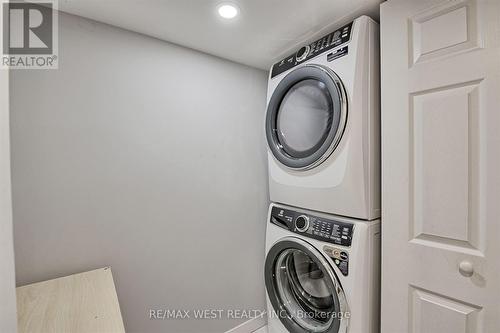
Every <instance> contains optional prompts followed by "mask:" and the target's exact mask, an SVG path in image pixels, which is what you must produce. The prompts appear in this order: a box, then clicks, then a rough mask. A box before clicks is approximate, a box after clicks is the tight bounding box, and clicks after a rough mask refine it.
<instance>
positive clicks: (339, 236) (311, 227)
mask: <svg viewBox="0 0 500 333" xmlns="http://www.w3.org/2000/svg"><path fill="white" fill-rule="evenodd" d="M270 222H271V223H273V224H275V225H277V226H279V227H282V228H285V229H288V230H290V231H292V232H294V233H297V234H300V235H303V236H307V237H311V238H314V239H318V240H321V241H323V242H328V243H332V244H337V245H341V246H347V247H349V246H351V243H352V235H353V232H354V225H353V224H351V223H345V222H340V221H335V220H332V219H326V218H323V217H319V216H314V215H310V214H307V213H302V212H297V211H294V210H289V209H284V208H280V207H273V208H272V210H271V221H270Z"/></svg>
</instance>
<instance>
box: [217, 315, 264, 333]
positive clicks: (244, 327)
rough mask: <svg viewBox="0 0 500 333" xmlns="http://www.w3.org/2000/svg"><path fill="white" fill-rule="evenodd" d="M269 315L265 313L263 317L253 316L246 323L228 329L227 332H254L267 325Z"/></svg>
mask: <svg viewBox="0 0 500 333" xmlns="http://www.w3.org/2000/svg"><path fill="white" fill-rule="evenodd" d="M266 324H267V316H266V314H265V313H264V314H263V316H261V317H256V318H252V319H250V320H248V321H245V322H244V323H242V324H240V325H238V326H236V327H234V328H232V329H230V330H229V331H226V332H225V333H252V332H254V331H256V330H258V329H259V328H261V327H263V326H266Z"/></svg>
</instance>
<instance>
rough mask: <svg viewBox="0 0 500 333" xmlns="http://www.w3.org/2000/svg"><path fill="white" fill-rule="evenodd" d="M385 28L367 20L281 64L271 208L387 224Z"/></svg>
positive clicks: (270, 111) (273, 114)
mask: <svg viewBox="0 0 500 333" xmlns="http://www.w3.org/2000/svg"><path fill="white" fill-rule="evenodd" d="M378 45H379V38H378V24H377V23H376V22H375V21H373V20H372V19H370V18H369V17H367V16H362V17H360V18H358V19H356V20H354V21H353V22H351V23H349V24H347V25H345V26H343V27H341V28H340V29H338V30H336V31H334V32H332V33H330V34H328V35H326V36H324V37H323V38H321V39H319V40H317V41H315V42H314V43H311V44H309V45H306V46H304V47H302V48H301V49H300V50H298V51H297V52H296V53H294V54H292V55H290V56H289V57H287V58H285V59H283V60H281V61H279V62H278V63H276V64H275V65H274V66H273V67H272V69H271V71H270V75H269V85H268V98H267V115H266V125H265V127H266V137H267V142H268V148H269V149H268V163H269V191H270V197H271V201H274V202H279V203H284V204H289V205H292V206H297V207H305V208H308V209H312V210H316V211H321V212H327V213H332V214H336V215H342V216H349V217H355V218H359V219H365V220H373V219H376V218H378V217H380V193H379V192H380V100H379V99H380V97H379V96H380V91H379V46H378Z"/></svg>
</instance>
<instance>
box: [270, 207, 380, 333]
mask: <svg viewBox="0 0 500 333" xmlns="http://www.w3.org/2000/svg"><path fill="white" fill-rule="evenodd" d="M379 265H380V223H379V221H378V220H374V221H359V220H355V219H348V218H339V217H337V216H332V215H327V214H322V213H315V212H311V211H308V210H303V209H296V208H292V207H289V206H284V205H278V204H271V206H270V208H269V215H268V223H267V232H266V262H265V268H264V270H265V274H264V275H265V276H264V278H265V283H266V289H267V310H268V332H269V333H287V332H291V333H309V332H322V333H346V332H347V333H377V332H379V315H380V314H379V311H380V305H379V302H380V298H379V292H380V284H379V283H380V269H379Z"/></svg>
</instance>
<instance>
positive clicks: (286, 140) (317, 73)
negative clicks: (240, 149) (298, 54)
mask: <svg viewBox="0 0 500 333" xmlns="http://www.w3.org/2000/svg"><path fill="white" fill-rule="evenodd" d="M346 119H347V98H346V93H345V89H344V86H343V85H342V82H341V81H340V78H339V77H338V76H337V75H336V74H335V73H334V72H333V71H332V70H330V69H328V68H326V67H323V66H320V65H306V66H303V67H300V68H298V69H296V70H294V71H292V72H291V73H289V74H288V75H287V76H285V77H284V78H283V80H281V82H280V83H279V84H278V86H277V87H276V89H275V90H274V93H273V95H272V96H271V99H270V101H269V104H268V107H267V115H266V137H267V143H268V145H269V149H270V150H271V152H272V153H273V155H274V156H275V157H276V159H277V160H278V161H279V162H281V163H282V164H283V165H285V166H286V167H289V168H292V169H296V170H307V169H311V168H314V167H315V166H317V165H319V164H321V163H322V162H323V161H324V160H325V159H327V158H328V156H330V154H331V153H332V152H333V151H334V150H335V148H336V147H337V145H338V143H339V141H340V139H341V137H342V134H343V132H344V128H345V123H346Z"/></svg>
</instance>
